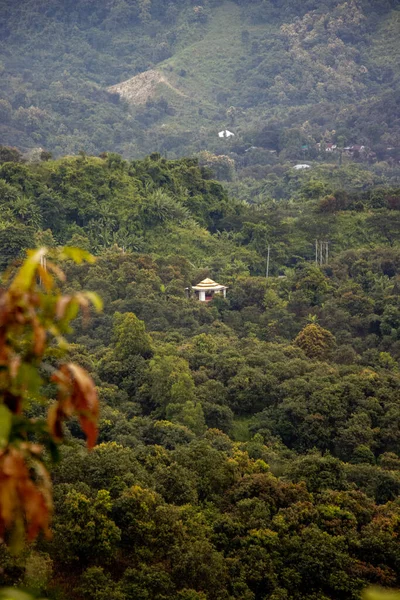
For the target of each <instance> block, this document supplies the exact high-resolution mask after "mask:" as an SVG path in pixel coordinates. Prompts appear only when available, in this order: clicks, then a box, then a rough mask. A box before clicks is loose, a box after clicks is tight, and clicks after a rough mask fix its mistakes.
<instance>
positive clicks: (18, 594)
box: [0, 588, 33, 600]
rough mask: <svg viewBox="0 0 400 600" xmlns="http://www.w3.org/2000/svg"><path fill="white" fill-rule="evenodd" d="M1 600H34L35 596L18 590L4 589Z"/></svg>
mask: <svg viewBox="0 0 400 600" xmlns="http://www.w3.org/2000/svg"><path fill="white" fill-rule="evenodd" d="M0 599H1V600H32V599H33V596H31V595H30V594H27V593H26V592H23V591H21V590H18V589H17V588H4V589H2V590H0Z"/></svg>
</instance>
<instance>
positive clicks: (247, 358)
mask: <svg viewBox="0 0 400 600" xmlns="http://www.w3.org/2000/svg"><path fill="white" fill-rule="evenodd" d="M48 6H49V9H48V10H49V11H50V9H51V7H52V5H51V4H49V5H48ZM56 6H57V4H56V5H55V6H53V7H52V10H53V11H54V14H57V13H56ZM90 6H92V5H90ZM143 6H144V7H146V6H149V5H148V4H146V3H143ZM255 8H258V9H260V7H258V5H256V6H255ZM306 8H307V7H306V6H305V9H306ZM73 15H74V12H73V11H72V10H71V22H72V23H73V18H74V17H73ZM1 156H3V157H5V156H7V158H8V161H5V162H3V163H2V164H1V165H0V192H1V195H0V202H1V206H0V208H1V211H0V215H1V217H0V265H1V270H5V269H7V268H8V269H11V271H12V270H13V269H14V265H15V263H16V262H18V260H19V259H20V257H21V256H23V254H24V249H25V248H28V247H32V246H38V245H46V246H48V247H49V248H52V247H53V248H54V247H56V246H58V245H61V244H62V245H69V246H80V247H82V248H84V249H86V250H90V251H91V252H92V253H93V254H94V255H95V256H96V258H97V260H96V262H95V264H81V265H77V264H74V263H72V261H71V262H70V261H66V262H65V263H64V264H63V269H64V271H65V272H66V274H67V281H66V283H65V284H64V289H63V291H64V293H65V294H67V295H68V294H69V293H71V292H72V291H78V292H79V291H81V290H92V291H96V292H98V293H99V294H100V295H101V296H102V298H103V300H104V310H103V312H102V313H101V314H95V315H93V316H92V317H91V319H90V321H89V322H88V320H87V318H82V317H78V318H77V319H76V320H75V322H74V329H75V331H74V333H71V334H70V335H69V336H68V337H69V341H70V347H69V351H68V356H69V358H70V359H71V360H72V361H74V362H76V363H78V364H79V365H81V366H82V367H84V368H85V369H87V370H88V371H89V372H90V373H91V375H92V377H93V378H94V380H95V382H96V385H97V389H98V393H99V396H100V400H101V416H100V435H99V440H98V445H97V446H96V447H95V448H94V450H93V451H92V452H91V453H90V454H87V452H86V450H85V448H84V441H83V438H82V434H81V432H80V429H79V427H78V424H77V422H76V421H74V420H72V421H71V422H70V423H69V425H68V428H67V430H66V441H65V443H64V444H63V445H62V446H61V448H60V452H61V460H60V461H59V462H58V464H57V465H56V467H55V468H54V469H53V479H54V498H55V505H56V506H55V517H54V522H53V534H54V535H53V539H52V540H43V539H39V540H38V541H37V542H35V543H34V544H31V545H30V546H28V547H27V548H26V549H25V551H24V553H23V554H20V555H18V556H13V555H11V554H10V553H9V551H8V550H7V549H6V546H4V545H0V557H1V572H0V584H1V585H15V584H17V585H19V586H22V587H23V586H25V587H27V588H28V589H29V590H31V591H32V592H34V593H35V594H37V595H40V596H46V597H48V598H50V599H51V600H71V599H76V600H81V599H85V600H106V599H109V598H113V599H115V600H177V599H181V600H234V599H238V600H239V599H240V600H266V599H271V598H272V599H274V600H286V599H287V600H292V599H293V600H317V598H318V600H321V599H322V600H328V599H331V600H337V599H343V600H358V599H359V598H360V594H361V591H362V589H363V588H365V587H366V586H367V585H369V584H371V583H372V584H379V585H382V586H388V587H398V586H399V585H400V564H399V551H398V548H399V521H400V504H399V492H400V427H399V425H400V399H399V389H400V388H399V384H400V373H399V360H400V309H399V302H398V298H399V290H400V274H399V270H400V212H399V209H400V191H399V188H398V187H396V185H395V177H394V178H393V181H392V182H390V180H389V179H388V178H387V176H383V175H382V174H379V172H378V171H375V172H373V171H366V170H365V169H363V167H362V165H347V166H343V167H336V168H335V169H332V168H330V167H329V168H327V167H325V166H324V165H321V166H320V167H315V169H313V170H312V171H304V172H298V173H296V172H293V170H287V171H285V170H284V169H283V170H282V172H281V176H280V177H278V174H277V173H276V174H275V177H274V178H272V179H271V178H270V179H268V180H266V181H264V182H260V186H264V187H263V188H262V189H257V186H256V184H254V185H255V187H254V189H252V193H253V198H252V200H253V201H252V203H247V202H244V201H243V200H240V199H235V196H233V195H232V194H231V193H228V191H227V190H226V189H225V188H224V187H223V186H222V185H221V184H220V183H218V182H216V181H214V180H213V179H212V175H211V172H210V171H209V169H208V168H207V167H206V166H199V164H198V162H197V160H195V159H188V158H186V159H177V160H166V159H165V158H162V157H161V156H160V154H157V153H154V154H152V155H151V156H149V157H146V158H144V159H140V160H132V161H127V160H124V159H123V158H122V157H121V156H119V155H118V154H115V153H104V154H103V155H102V157H91V156H87V155H85V153H83V152H82V153H81V154H80V155H79V156H76V157H65V158H62V159H59V160H51V159H49V156H48V155H45V156H43V157H42V158H44V159H45V160H42V161H41V162H38V163H35V164H24V163H23V162H21V161H20V157H19V155H18V153H17V152H13V151H11V150H8V149H6V148H2V149H1ZM10 159H13V160H10ZM234 185H235V184H231V186H234ZM237 186H238V190H237V191H238V192H240V190H241V187H240V184H239V183H238V184H237ZM271 186H272V187H271ZM272 188H273V191H274V193H272V192H271V189H272ZM278 190H281V193H280V195H279V194H278ZM271 195H272V197H277V196H280V198H281V199H280V201H276V200H270V199H269V197H270V196H271ZM238 196H240V193H239V194H238V195H237V196H236V197H238ZM316 240H318V242H319V243H320V242H323V243H325V242H329V246H328V249H329V252H328V253H326V252H324V253H323V256H322V260H321V255H320V254H319V255H318V256H319V260H318V264H316V262H315V242H316ZM268 247H269V250H270V252H269V254H270V257H269V258H270V260H269V272H268V275H269V277H268V278H266V268H267V256H268ZM323 247H324V248H326V246H323ZM317 248H320V245H318V244H317ZM321 263H322V264H321ZM205 277H211V278H213V279H214V280H216V281H217V282H219V283H222V284H224V285H226V286H228V293H227V298H226V299H224V298H223V297H222V296H220V297H215V299H214V300H213V301H212V302H210V303H203V302H199V301H198V300H197V299H196V298H195V297H194V296H193V294H192V293H191V286H192V285H194V284H197V283H199V281H201V280H203V279H204V278H205ZM6 280H7V278H6V277H4V278H3V282H4V284H6ZM59 360H60V358H59V353H58V350H57V348H55V347H54V348H53V347H50V348H49V350H48V352H47V353H46V355H45V363H46V366H45V367H44V370H51V369H52V368H54V367H56V366H57V365H58V363H59ZM43 393H44V394H45V395H46V396H47V397H48V398H50V400H49V401H48V402H47V403H45V405H43V406H42V405H38V404H37V403H35V402H33V403H32V405H31V408H30V411H31V412H30V414H31V416H32V417H36V418H40V417H41V416H42V415H43V414H44V413H45V411H46V410H47V408H48V405H51V402H52V400H51V398H52V395H53V393H54V392H53V389H52V388H51V386H48V388H46V389H45V390H43Z"/></svg>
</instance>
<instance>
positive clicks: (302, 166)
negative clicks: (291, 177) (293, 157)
mask: <svg viewBox="0 0 400 600" xmlns="http://www.w3.org/2000/svg"><path fill="white" fill-rule="evenodd" d="M293 169H296V171H301V170H302V169H311V167H310V165H295V166H294V167H293Z"/></svg>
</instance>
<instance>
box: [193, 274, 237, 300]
mask: <svg viewBox="0 0 400 600" xmlns="http://www.w3.org/2000/svg"><path fill="white" fill-rule="evenodd" d="M227 289H228V288H227V287H226V285H220V284H219V283H216V282H215V281H213V280H212V279H208V278H207V279H203V281H200V283H198V284H197V285H194V286H192V290H194V291H195V293H196V296H197V298H198V299H199V300H200V302H210V301H211V300H212V299H213V298H214V296H215V295H220V294H222V295H223V297H224V298H226V290H227Z"/></svg>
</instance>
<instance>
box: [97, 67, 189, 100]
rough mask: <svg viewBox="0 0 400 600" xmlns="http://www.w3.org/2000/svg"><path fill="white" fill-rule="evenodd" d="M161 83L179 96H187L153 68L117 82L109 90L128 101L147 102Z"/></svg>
mask: <svg viewBox="0 0 400 600" xmlns="http://www.w3.org/2000/svg"><path fill="white" fill-rule="evenodd" d="M160 85H165V86H167V87H168V88H169V89H171V90H172V91H173V92H175V93H176V94H178V95H179V96H185V94H184V93H183V92H181V91H180V90H178V89H177V88H175V87H174V86H173V85H172V84H171V83H170V82H169V81H168V79H167V78H166V77H165V75H163V73H161V72H160V71H156V70H154V69H151V70H149V71H145V72H144V73H140V74H139V75H135V77H131V79H127V80H126V81H122V82H121V83H117V84H116V85H113V86H111V87H109V88H107V89H108V91H109V92H113V93H117V94H119V95H120V96H121V98H124V99H125V100H127V101H128V102H132V104H136V105H137V104H145V103H146V102H147V100H148V99H149V98H153V97H154V96H155V95H156V93H157V91H158V90H159V86H160Z"/></svg>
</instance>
